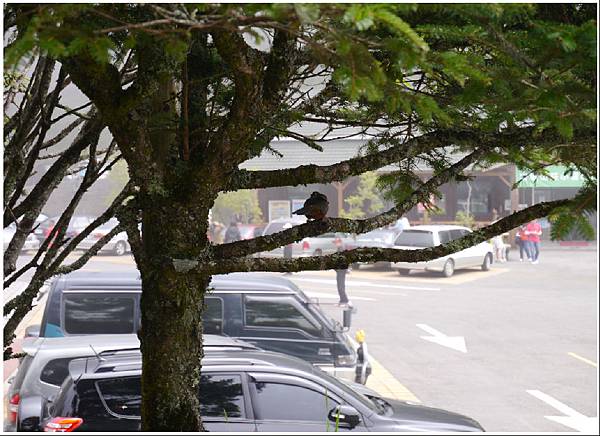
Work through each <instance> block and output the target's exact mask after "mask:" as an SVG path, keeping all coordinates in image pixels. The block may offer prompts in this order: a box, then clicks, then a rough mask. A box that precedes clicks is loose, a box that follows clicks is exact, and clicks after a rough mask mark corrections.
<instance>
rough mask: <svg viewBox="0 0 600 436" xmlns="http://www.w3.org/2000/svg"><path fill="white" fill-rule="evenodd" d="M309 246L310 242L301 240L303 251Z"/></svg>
mask: <svg viewBox="0 0 600 436" xmlns="http://www.w3.org/2000/svg"><path fill="white" fill-rule="evenodd" d="M309 248H310V244H309V243H308V241H303V242H302V249H303V250H304V251H306V250H308V249H309Z"/></svg>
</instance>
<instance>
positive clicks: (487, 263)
mask: <svg viewBox="0 0 600 436" xmlns="http://www.w3.org/2000/svg"><path fill="white" fill-rule="evenodd" d="M491 267H492V255H491V254H490V253H488V254H486V255H485V257H484V258H483V263H482V264H481V269H482V270H483V271H489V270H490V269H491Z"/></svg>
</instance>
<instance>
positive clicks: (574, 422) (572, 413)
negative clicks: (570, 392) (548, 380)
mask: <svg viewBox="0 0 600 436" xmlns="http://www.w3.org/2000/svg"><path fill="white" fill-rule="evenodd" d="M526 392H527V393H528V394H530V395H533V396H534V397H536V398H537V399H538V400H541V401H543V402H544V403H546V404H548V405H549V406H551V407H554V408H555V409H556V410H558V411H559V412H560V413H562V414H563V415H565V416H544V418H546V419H549V420H550V421H554V422H558V423H559V424H562V425H564V426H565V427H570V428H573V429H575V430H577V431H579V432H582V433H587V434H598V417H595V418H591V417H589V416H585V415H583V414H581V413H579V412H578V411H576V410H574V409H571V408H570V407H569V406H567V405H566V404H563V403H561V402H560V401H558V400H557V399H556V398H552V397H551V396H550V395H548V394H545V393H543V392H540V391H538V390H527V391H526Z"/></svg>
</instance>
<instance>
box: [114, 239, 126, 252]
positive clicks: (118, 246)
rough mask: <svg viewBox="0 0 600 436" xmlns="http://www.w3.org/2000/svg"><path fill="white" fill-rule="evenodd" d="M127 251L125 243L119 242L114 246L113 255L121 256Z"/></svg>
mask: <svg viewBox="0 0 600 436" xmlns="http://www.w3.org/2000/svg"><path fill="white" fill-rule="evenodd" d="M126 251H127V247H126V246H125V242H123V241H119V242H117V243H116V245H115V254H116V255H117V256H123V255H124V254H125V252H126Z"/></svg>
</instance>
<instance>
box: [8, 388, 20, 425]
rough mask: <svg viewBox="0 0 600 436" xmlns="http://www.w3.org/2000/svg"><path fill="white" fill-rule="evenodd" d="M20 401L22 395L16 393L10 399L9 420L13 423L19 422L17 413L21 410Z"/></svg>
mask: <svg viewBox="0 0 600 436" xmlns="http://www.w3.org/2000/svg"><path fill="white" fill-rule="evenodd" d="M19 401H21V397H20V396H19V394H14V395H13V396H12V397H11V399H10V400H9V401H8V421H9V422H11V423H13V424H14V423H15V422H17V413H18V412H19Z"/></svg>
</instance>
